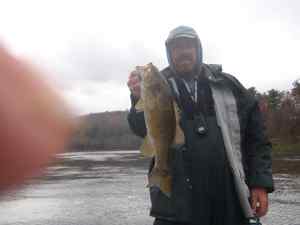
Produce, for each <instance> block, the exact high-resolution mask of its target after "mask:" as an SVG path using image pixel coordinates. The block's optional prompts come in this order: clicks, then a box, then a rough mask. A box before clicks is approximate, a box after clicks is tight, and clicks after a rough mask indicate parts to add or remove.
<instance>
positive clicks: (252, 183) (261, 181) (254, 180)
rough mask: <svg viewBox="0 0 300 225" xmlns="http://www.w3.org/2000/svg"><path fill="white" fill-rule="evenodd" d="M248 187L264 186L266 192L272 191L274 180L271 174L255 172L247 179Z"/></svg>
mask: <svg viewBox="0 0 300 225" xmlns="http://www.w3.org/2000/svg"><path fill="white" fill-rule="evenodd" d="M248 186H249V188H250V189H251V188H256V187H259V188H265V189H266V191H267V192H268V193H271V192H273V191H274V182H273V178H272V176H270V175H269V174H263V173H256V174H254V175H253V176H251V177H250V178H249V180H248Z"/></svg>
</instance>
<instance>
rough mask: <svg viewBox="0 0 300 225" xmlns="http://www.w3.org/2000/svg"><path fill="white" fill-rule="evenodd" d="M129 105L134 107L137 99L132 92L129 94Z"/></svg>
mask: <svg viewBox="0 0 300 225" xmlns="http://www.w3.org/2000/svg"><path fill="white" fill-rule="evenodd" d="M130 100H131V107H134V106H135V105H136V103H137V102H138V101H139V98H137V97H135V96H134V95H133V94H130Z"/></svg>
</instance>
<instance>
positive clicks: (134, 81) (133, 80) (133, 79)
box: [127, 77, 140, 87]
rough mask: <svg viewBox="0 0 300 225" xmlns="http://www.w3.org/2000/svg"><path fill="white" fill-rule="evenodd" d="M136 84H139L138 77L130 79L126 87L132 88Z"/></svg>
mask: <svg viewBox="0 0 300 225" xmlns="http://www.w3.org/2000/svg"><path fill="white" fill-rule="evenodd" d="M137 84H140V80H139V78H138V77H132V78H130V79H129V80H128V82H127V85H128V87H132V86H135V85H137Z"/></svg>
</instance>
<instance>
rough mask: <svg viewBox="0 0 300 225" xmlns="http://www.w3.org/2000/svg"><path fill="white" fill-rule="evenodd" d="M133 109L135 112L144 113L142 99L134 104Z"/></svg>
mask: <svg viewBox="0 0 300 225" xmlns="http://www.w3.org/2000/svg"><path fill="white" fill-rule="evenodd" d="M134 108H135V109H136V110H137V111H144V101H143V99H142V98H140V99H139V100H138V102H137V103H136V104H135V106H134Z"/></svg>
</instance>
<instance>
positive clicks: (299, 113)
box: [69, 80, 300, 152]
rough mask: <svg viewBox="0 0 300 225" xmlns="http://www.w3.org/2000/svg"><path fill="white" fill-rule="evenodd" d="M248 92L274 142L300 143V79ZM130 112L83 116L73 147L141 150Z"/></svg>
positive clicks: (279, 143)
mask: <svg viewBox="0 0 300 225" xmlns="http://www.w3.org/2000/svg"><path fill="white" fill-rule="evenodd" d="M248 92H249V94H251V95H253V96H254V97H255V98H256V99H257V100H258V102H259V107H260V110H261V112H262V114H263V117H264V119H265V125H266V129H267V134H268V136H269V137H270V139H271V141H272V143H273V144H274V145H280V146H283V145H282V144H284V145H293V144H299V145H298V146H300V80H296V81H294V82H293V83H292V87H291V88H290V90H287V91H280V90H276V89H271V90H269V91H266V92H264V93H260V92H258V91H257V90H256V88H255V87H251V88H249V89H248ZM127 115H128V111H113V112H102V113H93V114H88V115H84V116H81V117H79V122H80V126H79V129H77V130H76V132H75V133H74V135H73V138H72V141H71V143H70V147H69V148H70V149H71V150H87V151H92V150H114V149H116V150H129V149H138V148H139V146H140V144H141V142H142V140H141V139H140V138H138V137H136V136H135V135H134V134H133V133H132V132H131V130H130V128H129V126H128V122H127ZM299 152H300V151H299Z"/></svg>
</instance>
